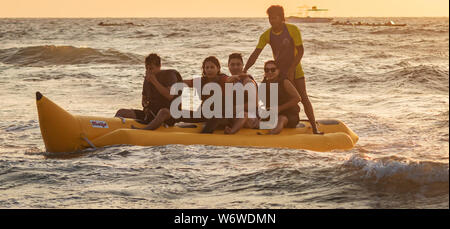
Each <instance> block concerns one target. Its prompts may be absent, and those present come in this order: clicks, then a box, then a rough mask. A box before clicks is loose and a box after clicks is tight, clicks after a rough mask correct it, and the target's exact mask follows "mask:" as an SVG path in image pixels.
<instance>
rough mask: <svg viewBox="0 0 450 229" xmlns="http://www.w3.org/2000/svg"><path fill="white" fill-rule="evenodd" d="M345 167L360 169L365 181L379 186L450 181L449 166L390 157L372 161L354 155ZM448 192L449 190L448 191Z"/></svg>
mask: <svg viewBox="0 0 450 229" xmlns="http://www.w3.org/2000/svg"><path fill="white" fill-rule="evenodd" d="M344 166H348V167H353V168H356V169H358V170H359V171H360V172H361V174H362V176H361V178H363V179H364V180H370V181H373V182H375V183H378V184H383V183H384V184H387V185H402V184H405V183H410V184H416V185H425V184H433V183H446V184H447V185H448V181H449V170H448V169H449V167H448V164H443V163H438V162H431V161H419V162H417V161H410V160H408V159H406V158H402V157H396V156H390V157H383V158H380V159H371V158H368V157H365V156H364V155H360V154H357V155H353V156H352V157H351V158H350V159H349V160H348V161H346V162H345V163H344ZM447 191H448V190H447Z"/></svg>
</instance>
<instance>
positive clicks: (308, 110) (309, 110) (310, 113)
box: [294, 77, 320, 134]
mask: <svg viewBox="0 0 450 229" xmlns="http://www.w3.org/2000/svg"><path fill="white" fill-rule="evenodd" d="M294 83H295V88H297V91H298V93H299V94H300V97H301V98H302V104H303V108H304V109H305V114H306V117H308V120H309V122H310V123H311V127H312V130H313V133H314V134H320V132H319V131H318V130H317V126H316V118H315V117H314V110H313V107H312V105H311V102H310V101H309V98H308V93H307V92H306V82H305V77H301V78H299V79H295V80H294Z"/></svg>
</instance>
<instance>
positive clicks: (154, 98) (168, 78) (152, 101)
mask: <svg viewBox="0 0 450 229" xmlns="http://www.w3.org/2000/svg"><path fill="white" fill-rule="evenodd" d="M156 79H157V80H158V82H159V83H160V84H162V85H163V86H164V87H171V86H172V85H173V84H174V83H177V82H182V78H181V75H180V73H179V72H178V71H176V70H173V69H168V70H161V71H160V72H158V73H157V74H156ZM180 94H181V92H180ZM142 95H144V96H146V97H147V101H148V102H149V107H150V109H151V110H152V111H153V112H155V113H156V112H158V111H159V110H160V109H161V108H170V103H171V102H172V100H173V99H175V98H176V97H174V98H173V99H172V100H168V99H167V98H166V97H164V96H163V95H161V94H160V93H159V91H158V90H157V89H156V87H155V86H154V85H153V84H152V83H150V82H147V81H146V80H145V79H144V83H143V86H142Z"/></svg>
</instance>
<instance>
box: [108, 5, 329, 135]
mask: <svg viewBox="0 0 450 229" xmlns="http://www.w3.org/2000/svg"><path fill="white" fill-rule="evenodd" d="M267 14H268V17H269V22H270V24H271V28H269V29H268V30H267V31H265V32H264V33H263V34H262V35H261V36H260V38H259V42H258V45H257V46H256V49H255V50H254V51H253V53H252V54H251V55H250V57H249V59H248V60H247V62H246V64H245V65H244V60H243V58H242V55H241V54H240V53H232V54H231V55H229V57H228V69H229V72H230V74H231V76H227V75H225V74H223V73H222V72H221V66H220V62H219V60H218V59H217V58H216V57H214V56H209V57H207V58H206V59H204V61H203V64H202V76H201V77H199V78H194V79H190V80H183V79H182V77H181V75H180V73H179V72H178V71H176V70H173V69H167V70H163V69H161V58H160V57H159V56H158V55H157V54H155V53H152V54H150V55H148V56H147V58H146V59H145V68H146V74H145V80H144V83H143V90H142V106H143V109H142V110H137V109H120V110H118V111H117V113H116V117H122V118H133V119H137V120H141V122H142V123H145V124H146V126H145V127H144V128H142V129H146V130H155V129H157V128H159V127H160V126H161V125H166V126H173V125H174V124H175V123H177V122H187V123H198V122H205V125H204V127H203V129H202V133H212V132H213V131H214V130H216V129H223V130H224V133H225V134H234V133H237V132H238V131H239V130H240V129H241V128H252V129H257V128H261V127H260V124H261V123H262V121H263V120H264V118H262V117H260V115H259V113H258V112H255V111H258V108H257V106H258V101H259V99H258V90H246V91H245V92H244V100H243V101H244V102H243V103H239V102H237V101H236V98H234V97H233V94H232V95H230V96H232V97H233V99H232V101H233V106H234V109H232V111H233V115H232V117H224V116H220V115H219V116H220V117H216V116H214V117H209V116H207V115H204V114H202V113H201V110H200V111H192V110H188V111H181V113H185V114H188V115H187V116H181V117H180V116H179V115H174V114H173V112H171V104H172V103H173V102H174V101H175V100H176V99H181V98H180V95H181V93H178V94H176V93H173V91H172V93H171V88H172V86H173V85H174V84H176V83H183V85H184V86H187V87H191V88H193V87H196V82H200V87H201V88H202V89H203V88H204V87H205V85H208V84H210V83H215V84H218V85H219V86H220V89H221V93H222V94H221V98H222V103H219V104H222V107H223V108H224V107H225V104H226V102H225V100H226V97H227V96H228V95H227V94H226V93H225V92H226V90H225V88H226V85H227V84H231V85H235V84H242V86H243V87H242V88H244V87H245V86H253V87H245V88H258V87H257V83H256V81H255V79H254V78H253V77H252V76H251V75H249V74H248V73H247V71H248V70H249V69H250V68H251V67H252V66H253V65H254V63H255V62H256V60H257V59H258V57H259V55H260V54H261V52H262V50H263V49H264V47H265V46H266V45H267V44H270V46H271V48H272V53H273V57H274V60H269V61H266V62H265V63H264V78H263V80H262V82H261V83H265V84H266V85H270V84H273V85H275V89H276V90H275V91H277V96H278V99H277V104H272V103H270V101H268V100H270V99H265V100H263V102H264V103H265V107H266V109H267V110H270V109H271V105H272V106H273V107H276V109H275V110H276V111H277V114H276V115H277V119H276V120H277V121H276V123H275V124H276V125H274V126H273V127H272V128H271V129H270V131H269V132H268V134H278V133H280V132H281V131H282V129H283V128H295V127H296V126H297V124H298V123H299V121H300V120H299V112H300V107H299V105H298V103H299V102H302V104H303V107H304V109H305V113H306V116H307V117H308V120H309V122H310V123H311V127H312V132H313V133H314V134H321V133H320V132H319V131H318V129H317V126H316V121H315V117H314V112H313V108H312V105H311V102H310V101H309V99H308V95H307V92H306V85H305V77H304V72H303V69H302V66H301V59H302V57H303V52H304V49H303V43H302V38H301V33H300V30H299V29H298V27H297V26H295V25H292V24H287V23H285V18H284V9H283V7H281V6H278V5H273V6H271V7H269V8H268V9H267ZM248 84H250V85H248ZM267 88H269V87H267ZM273 89H274V87H270V89H266V95H267V96H266V98H272V97H271V96H270V92H271V91H272V90H273ZM212 96H215V95H214V94H212V95H205V94H203V93H202V95H201V101H202V104H201V106H200V109H202V107H203V106H209V107H208V108H212V109H214V105H215V104H214V103H212V104H211V103H210V102H208V99H210V98H211V97H212ZM230 96H228V97H230ZM249 99H250V100H254V101H249ZM227 105H230V104H229V103H227ZM211 106H212V107H211ZM237 106H241V107H240V108H241V109H238V108H237ZM178 108H179V109H181V105H180V106H179V107H178ZM222 110H224V109H222ZM235 110H236V111H235ZM238 111H243V112H241V113H239V112H238ZM223 113H224V112H222V114H223ZM237 113H239V114H237ZM132 128H136V127H134V126H132Z"/></svg>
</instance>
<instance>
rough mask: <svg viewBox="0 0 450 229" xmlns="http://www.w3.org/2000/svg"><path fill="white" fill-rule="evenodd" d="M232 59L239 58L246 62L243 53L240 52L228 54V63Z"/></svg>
mask: <svg viewBox="0 0 450 229" xmlns="http://www.w3.org/2000/svg"><path fill="white" fill-rule="evenodd" d="M231 59H239V60H240V61H241V62H242V63H244V60H243V59H242V54H240V53H236V52H235V53H232V54H230V55H229V56H228V63H230V61H231Z"/></svg>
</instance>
